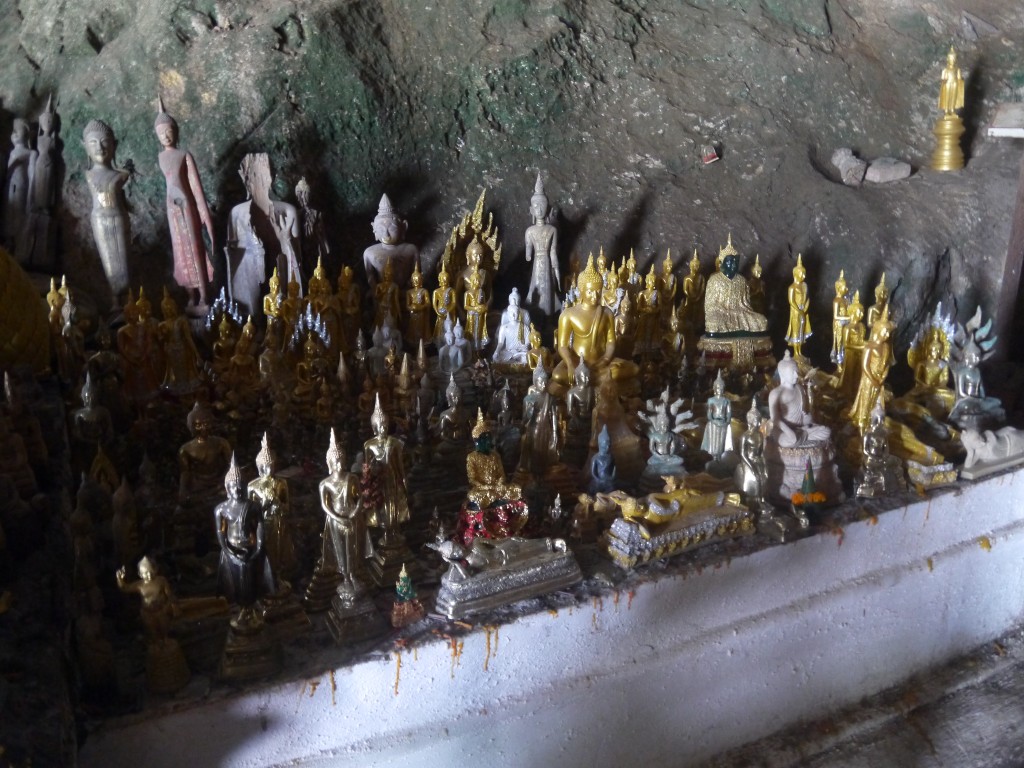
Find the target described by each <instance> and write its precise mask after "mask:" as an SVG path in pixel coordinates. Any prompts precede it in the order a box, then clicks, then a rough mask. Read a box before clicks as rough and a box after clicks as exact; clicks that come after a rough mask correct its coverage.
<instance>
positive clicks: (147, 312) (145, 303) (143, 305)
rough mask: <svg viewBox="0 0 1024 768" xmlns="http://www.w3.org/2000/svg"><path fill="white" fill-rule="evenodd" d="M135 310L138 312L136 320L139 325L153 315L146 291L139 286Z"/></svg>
mask: <svg viewBox="0 0 1024 768" xmlns="http://www.w3.org/2000/svg"><path fill="white" fill-rule="evenodd" d="M135 308H136V309H137V310H138V320H139V322H140V323H144V322H146V321H147V320H149V318H150V317H151V316H152V314H153V305H152V304H151V303H150V301H149V299H148V298H147V297H146V289H145V288H144V287H142V286H141V285H140V286H139V299H138V301H136V302H135Z"/></svg>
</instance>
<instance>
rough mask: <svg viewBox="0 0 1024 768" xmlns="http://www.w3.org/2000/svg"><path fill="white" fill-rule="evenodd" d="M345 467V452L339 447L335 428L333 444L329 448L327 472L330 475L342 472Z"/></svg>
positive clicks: (332, 431) (332, 435) (332, 438)
mask: <svg viewBox="0 0 1024 768" xmlns="http://www.w3.org/2000/svg"><path fill="white" fill-rule="evenodd" d="M344 467H345V451H344V450H342V448H341V446H339V445H338V439H337V437H335V435H334V427H331V444H330V445H329V446H328V447H327V471H328V472H329V473H330V474H332V475H333V474H335V473H337V472H341V471H342V469H343V468H344Z"/></svg>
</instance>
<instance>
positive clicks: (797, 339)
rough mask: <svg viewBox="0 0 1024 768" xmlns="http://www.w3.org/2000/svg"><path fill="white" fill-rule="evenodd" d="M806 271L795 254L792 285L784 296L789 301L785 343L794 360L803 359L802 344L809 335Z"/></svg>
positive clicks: (799, 256) (809, 322)
mask: <svg viewBox="0 0 1024 768" xmlns="http://www.w3.org/2000/svg"><path fill="white" fill-rule="evenodd" d="M806 277H807V270H805V269H804V262H803V256H801V255H800V254H797V256H796V266H795V267H793V284H792V285H790V286H789V290H788V291H787V292H786V296H787V298H788V299H789V326H788V327H787V328H786V342H787V343H788V344H789V346H790V347H791V348H792V349H793V357H794V359H796V360H798V361H799V360H802V359H804V354H803V346H804V342H805V341H806V340H807V339H808V338H809V337H810V335H811V318H810V317H809V316H808V311H809V310H810V308H811V299H810V296H809V295H808V292H807V283H806V282H804V280H805V278H806Z"/></svg>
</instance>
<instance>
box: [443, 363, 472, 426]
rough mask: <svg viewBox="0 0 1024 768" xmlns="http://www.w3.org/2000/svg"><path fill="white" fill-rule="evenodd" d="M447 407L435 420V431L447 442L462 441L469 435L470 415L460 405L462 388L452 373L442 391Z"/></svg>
mask: <svg viewBox="0 0 1024 768" xmlns="http://www.w3.org/2000/svg"><path fill="white" fill-rule="evenodd" d="M444 395H445V400H446V401H447V403H448V407H447V408H446V409H445V410H444V411H442V412H441V415H440V416H439V417H438V422H437V432H438V435H439V436H440V437H441V439H442V440H445V441H447V442H449V443H462V442H464V441H465V440H466V438H467V437H468V436H469V419H470V416H469V414H467V413H466V412H465V409H464V408H463V407H462V405H461V402H462V389H461V388H460V387H459V385H458V383H457V382H456V381H455V376H454V374H453V375H452V376H451V379H450V381H449V382H448V388H447V389H445V392H444Z"/></svg>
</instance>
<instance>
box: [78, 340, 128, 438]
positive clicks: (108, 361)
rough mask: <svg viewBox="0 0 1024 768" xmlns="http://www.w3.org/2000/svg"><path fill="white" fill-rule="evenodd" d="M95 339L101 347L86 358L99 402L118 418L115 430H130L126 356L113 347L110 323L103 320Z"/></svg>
mask: <svg viewBox="0 0 1024 768" xmlns="http://www.w3.org/2000/svg"><path fill="white" fill-rule="evenodd" d="M95 341H96V345H97V347H98V349H97V350H96V351H95V352H93V354H92V355H91V356H90V357H89V359H88V360H87V361H86V364H85V367H86V370H87V371H88V372H89V374H90V375H91V376H92V380H93V383H94V385H95V387H96V401H97V402H98V403H99V404H100V405H103V406H104V407H106V409H107V410H108V411H109V412H110V416H111V418H112V419H113V421H114V429H115V431H118V432H124V431H126V430H127V429H128V421H129V414H128V405H127V403H126V402H125V397H124V358H122V357H121V355H120V353H119V352H117V351H116V350H115V349H114V348H113V344H114V342H113V339H112V338H111V335H110V326H108V325H107V324H106V323H100V324H99V327H98V328H97V329H96V336H95Z"/></svg>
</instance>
